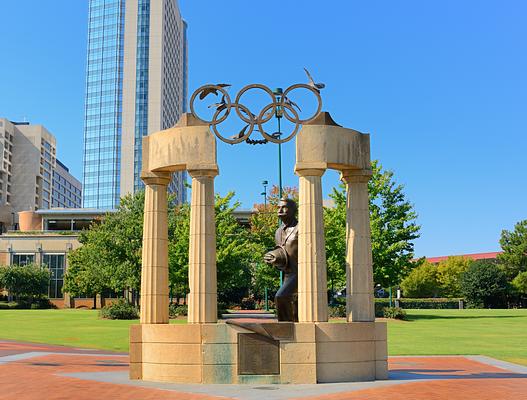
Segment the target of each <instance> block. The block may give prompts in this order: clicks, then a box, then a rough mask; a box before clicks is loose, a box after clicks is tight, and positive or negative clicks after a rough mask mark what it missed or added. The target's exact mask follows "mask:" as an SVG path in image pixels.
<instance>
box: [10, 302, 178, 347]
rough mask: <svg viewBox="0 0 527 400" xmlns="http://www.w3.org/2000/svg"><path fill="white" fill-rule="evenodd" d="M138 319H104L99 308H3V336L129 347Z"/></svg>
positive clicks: (51, 341)
mask: <svg viewBox="0 0 527 400" xmlns="http://www.w3.org/2000/svg"><path fill="white" fill-rule="evenodd" d="M171 322H172V323H184V322H185V321H184V320H179V319H178V320H172V321H171ZM138 323H139V320H106V319H100V318H99V317H98V311H96V310H0V338H2V339H13V340H20V341H28V342H38V343H48V344H60V345H65V346H75V347H88V348H93V349H103V350H113V351H128V332H129V328H130V325H132V324H138Z"/></svg>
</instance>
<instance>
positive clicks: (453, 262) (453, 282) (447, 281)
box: [437, 257, 472, 297]
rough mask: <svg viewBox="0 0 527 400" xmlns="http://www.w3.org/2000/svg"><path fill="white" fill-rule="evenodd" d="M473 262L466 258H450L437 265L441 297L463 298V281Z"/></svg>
mask: <svg viewBox="0 0 527 400" xmlns="http://www.w3.org/2000/svg"><path fill="white" fill-rule="evenodd" d="M471 262H472V261H471V260H470V259H468V258H465V257H448V258H447V259H446V260H445V261H441V262H440V263H439V264H438V265H437V280H438V282H439V285H440V286H441V296H444V297H461V295H462V294H461V279H462V277H463V274H464V273H465V271H466V270H467V269H468V267H469V266H470V264H471Z"/></svg>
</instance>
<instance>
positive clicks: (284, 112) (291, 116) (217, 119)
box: [190, 83, 322, 144]
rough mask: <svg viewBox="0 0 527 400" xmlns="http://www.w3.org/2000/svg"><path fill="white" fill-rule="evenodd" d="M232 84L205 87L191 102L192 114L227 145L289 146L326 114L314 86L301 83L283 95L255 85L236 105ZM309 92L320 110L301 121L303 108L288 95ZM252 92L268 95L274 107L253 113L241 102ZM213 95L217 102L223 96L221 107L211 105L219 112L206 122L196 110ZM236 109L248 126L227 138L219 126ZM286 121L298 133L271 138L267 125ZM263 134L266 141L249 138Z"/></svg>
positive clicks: (249, 86)
mask: <svg viewBox="0 0 527 400" xmlns="http://www.w3.org/2000/svg"><path fill="white" fill-rule="evenodd" d="M229 86H230V85H228V84H216V85H204V86H201V87H199V88H198V89H197V90H196V91H195V92H194V93H193V94H192V97H191V98H190V112H191V113H192V115H194V117H196V118H197V119H198V120H200V121H202V122H204V123H206V124H209V129H210V130H211V132H213V133H214V134H215V135H216V137H217V138H218V139H220V140H222V141H223V142H225V143H229V144H236V143H241V142H244V141H245V142H247V143H249V144H264V143H267V142H272V143H285V142H288V141H289V140H291V139H293V138H294V137H295V136H296V134H297V133H298V131H299V130H300V127H301V125H302V124H305V123H308V122H310V121H313V120H314V119H315V118H316V117H317V116H318V115H319V114H320V112H321V110H322V98H321V96H320V90H319V89H318V88H317V87H314V86H313V85H310V84H302V83H298V84H295V85H291V86H289V87H288V88H287V89H286V90H284V91H283V92H282V93H273V91H272V90H271V89H270V88H268V87H267V86H265V85H262V84H252V85H247V86H245V87H243V88H242V89H241V90H240V91H239V92H238V94H237V95H236V98H235V100H234V102H231V97H230V95H229V93H228V92H227V88H228V87H229ZM298 89H305V90H308V91H309V92H310V93H312V94H313V95H314V96H315V99H316V101H317V109H316V111H315V113H314V114H313V115H312V116H310V117H309V118H305V119H301V118H300V115H299V113H298V111H297V110H296V109H298V110H299V111H300V107H299V106H298V105H297V104H296V103H294V102H293V101H291V100H290V99H289V97H288V95H289V94H290V93H291V92H293V91H294V90H298ZM249 90H260V91H263V92H264V93H265V94H267V95H268V96H269V98H270V103H269V104H268V105H266V106H265V107H263V108H262V109H261V110H260V112H259V113H258V114H256V113H253V112H252V111H251V110H250V109H249V108H248V107H246V106H244V105H243V104H242V103H241V102H240V101H241V99H242V96H243V95H244V94H245V93H247V92H248V91H249ZM210 94H213V95H215V96H216V97H217V98H219V96H220V95H221V100H220V101H219V102H217V103H214V104H210V105H209V106H208V108H214V109H215V112H214V115H213V116H212V119H211V120H206V119H204V118H202V117H200V116H199V115H198V114H197V112H196V110H195V107H194V102H195V101H196V99H199V100H200V101H203V100H204V99H205V98H206V97H207V96H208V95H210ZM295 108H296V109H295ZM233 109H234V111H235V112H236V115H237V116H238V118H240V119H241V120H242V121H243V122H244V123H245V124H246V125H245V127H244V128H243V129H242V130H241V131H240V132H239V133H238V134H236V135H233V136H230V137H225V136H223V135H222V134H221V133H220V132H219V130H218V125H220V124H221V123H222V122H223V121H225V120H226V119H227V117H228V116H229V114H230V113H231V111H232V110H233ZM282 116H283V117H285V118H286V119H287V120H288V121H290V122H291V123H293V124H294V129H293V131H292V132H291V133H289V134H288V135H282V133H279V132H275V133H273V134H269V133H267V132H266V131H265V129H264V124H265V123H266V122H268V121H269V120H271V118H273V117H277V118H281V117H282ZM255 130H256V131H259V132H260V133H261V135H262V136H263V138H264V139H263V140H251V139H249V137H250V136H251V134H252V133H253V132H254V131H255Z"/></svg>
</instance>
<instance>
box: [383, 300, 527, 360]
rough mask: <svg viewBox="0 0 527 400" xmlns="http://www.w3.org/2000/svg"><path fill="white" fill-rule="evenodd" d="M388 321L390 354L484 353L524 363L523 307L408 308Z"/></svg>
mask: <svg viewBox="0 0 527 400" xmlns="http://www.w3.org/2000/svg"><path fill="white" fill-rule="evenodd" d="M408 316H409V319H410V320H409V321H405V322H397V321H390V322H389V325H388V350H389V353H390V355H430V354H471V355H476V354H480V355H485V356H489V357H494V358H498V359H501V360H506V361H510V362H515V363H518V364H523V365H527V310H526V309H521V310H409V311H408Z"/></svg>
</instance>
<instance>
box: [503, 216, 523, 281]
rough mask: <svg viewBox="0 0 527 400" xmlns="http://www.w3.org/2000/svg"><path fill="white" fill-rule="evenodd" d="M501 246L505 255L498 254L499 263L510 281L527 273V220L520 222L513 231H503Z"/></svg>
mask: <svg viewBox="0 0 527 400" xmlns="http://www.w3.org/2000/svg"><path fill="white" fill-rule="evenodd" d="M500 245H501V248H502V249H503V253H502V254H498V262H499V264H500V265H501V266H502V268H503V269H504V271H505V273H506V274H507V277H508V278H509V280H511V279H513V278H514V277H515V276H516V275H518V274H519V273H520V272H524V271H527V220H523V221H520V222H518V223H517V224H516V225H515V226H514V230H513V231H507V230H503V231H502V232H501V238H500Z"/></svg>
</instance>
